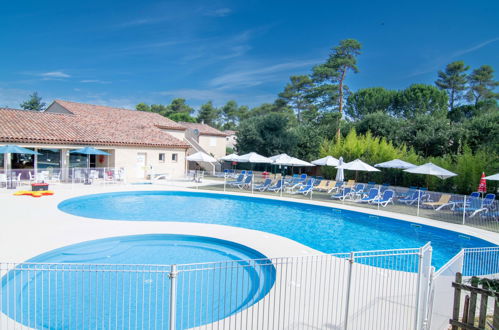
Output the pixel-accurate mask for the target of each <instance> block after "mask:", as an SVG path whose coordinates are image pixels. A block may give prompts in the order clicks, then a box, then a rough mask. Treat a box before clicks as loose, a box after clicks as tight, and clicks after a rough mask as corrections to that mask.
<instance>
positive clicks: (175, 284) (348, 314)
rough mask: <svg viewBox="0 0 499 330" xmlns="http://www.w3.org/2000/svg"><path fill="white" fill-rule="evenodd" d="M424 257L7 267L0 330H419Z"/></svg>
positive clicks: (389, 254) (391, 254)
mask: <svg viewBox="0 0 499 330" xmlns="http://www.w3.org/2000/svg"><path fill="white" fill-rule="evenodd" d="M424 258H430V259H431V249H430V247H429V245H428V246H425V247H424V248H421V249H407V250H390V251H369V252H355V253H340V254H331V255H318V256H306V257H283V258H274V259H261V260H248V261H230V262H215V263H204V264H190V265H168V266H160V265H91V264H39V263H21V264H6V263H4V264H0V275H1V276H2V285H1V287H0V295H1V304H0V311H1V314H0V327H1V328H2V329H11V328H16V327H17V328H22V327H30V328H37V329H41V328H43V329H45V328H48V329H76V328H78V329H79V328H83V329H86V328H92V329H95V328H109V329H110V328H113V329H118V328H127V329H131V328H134V329H139V328H140V329H187V328H198V327H199V328H207V329H283V328H327V327H333V328H338V329H340V328H341V329H366V328H370V329H388V328H393V329H395V328H396V329H414V328H416V324H420V323H421V322H422V320H423V318H424V314H423V313H422V312H421V311H424V310H425V308H424V307H423V306H424V305H425V301H426V297H427V294H425V293H424V292H425V289H424V288H427V287H428V283H426V282H425V281H426V279H425V277H424V276H423V273H425V272H428V271H429V268H428V266H427V265H424V264H423V263H422V261H421V260H423V259H424ZM383 267H389V268H388V269H387V268H383ZM417 328H419V325H418V326H417Z"/></svg>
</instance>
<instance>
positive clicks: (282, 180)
mask: <svg viewBox="0 0 499 330" xmlns="http://www.w3.org/2000/svg"><path fill="white" fill-rule="evenodd" d="M283 190H284V177H283V176H282V174H281V197H282V191H283Z"/></svg>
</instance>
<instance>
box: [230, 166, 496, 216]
mask: <svg viewBox="0 0 499 330" xmlns="http://www.w3.org/2000/svg"><path fill="white" fill-rule="evenodd" d="M253 178H254V176H253V174H252V173H250V174H240V175H239V176H238V177H237V179H236V180H232V181H227V185H229V186H232V187H237V188H240V189H250V188H251V185H252V181H253ZM253 189H254V190H256V191H260V192H264V191H269V192H276V193H279V192H281V191H284V190H285V191H286V192H287V193H291V194H303V195H308V194H311V193H312V192H313V191H318V192H325V193H327V194H331V196H330V197H331V199H333V200H339V201H345V200H350V201H353V202H357V203H366V204H372V205H380V206H382V207H386V206H387V205H388V204H390V203H391V204H394V203H395V202H396V203H399V204H403V205H407V206H415V205H419V207H421V208H429V209H433V210H435V211H441V210H445V209H449V210H450V211H452V212H453V213H455V214H463V213H465V214H466V215H467V216H469V217H474V216H476V215H480V216H482V217H492V218H496V219H499V210H496V209H495V204H494V201H495V195H494V194H487V195H486V196H485V197H484V198H481V196H480V193H478V192H474V193H472V194H471V195H470V196H468V197H467V198H466V202H464V201H453V200H452V198H453V197H452V195H451V194H445V193H443V194H441V195H440V196H439V199H438V200H437V201H432V200H431V198H432V196H431V195H430V194H429V192H428V191H427V190H426V189H425V188H419V189H418V188H416V187H410V188H409V189H408V190H407V191H405V192H398V193H396V192H395V191H394V190H393V189H389V187H388V186H386V185H376V184H375V183H373V182H370V183H368V184H364V183H356V182H355V180H349V181H347V182H337V181H334V180H316V179H314V178H310V177H307V175H306V174H303V175H301V176H295V177H292V178H290V179H287V180H282V179H281V180H274V181H273V180H272V179H270V178H266V179H265V180H264V181H263V182H261V183H259V184H255V185H254V186H253Z"/></svg>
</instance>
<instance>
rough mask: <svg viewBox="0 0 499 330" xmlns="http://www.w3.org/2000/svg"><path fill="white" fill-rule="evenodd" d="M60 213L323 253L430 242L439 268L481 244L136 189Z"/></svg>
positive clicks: (327, 214) (230, 200)
mask: <svg viewBox="0 0 499 330" xmlns="http://www.w3.org/2000/svg"><path fill="white" fill-rule="evenodd" d="M59 209H60V210H62V211H64V212H67V213H70V214H74V215H78V216H83V217H89V218H95V219H105V220H127V221H180V222H201V223H212V224H219V225H227V226H236V227H243V228H249V229H255V230H260V231H264V232H269V233H272V234H277V235H281V236H284V237H287V238H290V239H293V240H295V241H297V242H300V243H302V244H305V245H307V246H309V247H312V248H314V249H317V250H319V251H322V252H325V253H335V252H350V251H367V250H380V249H383V250H384V249H399V248H400V249H402V248H403V249H405V248H418V247H421V246H423V245H424V244H426V243H427V242H431V244H432V247H433V261H432V262H433V265H434V266H436V267H437V268H439V267H440V266H442V265H443V264H445V262H447V261H448V260H450V259H451V258H452V257H453V256H454V255H455V254H456V253H458V252H459V251H460V250H461V249H462V248H466V247H487V246H494V245H493V244H491V243H490V242H487V241H485V240H482V239H479V238H475V237H470V236H466V235H462V234H459V233H456V232H452V231H448V230H443V229H440V228H435V227H431V226H425V225H415V224H411V223H410V222H406V221H401V220H396V219H393V218H386V217H373V216H370V215H367V214H364V213H360V212H353V211H346V210H338V209H334V208H329V207H324V206H317V205H309V204H304V203H295V202H285V201H277V200H270V199H265V198H253V197H245V196H233V195H220V194H210V193H199V192H177V191H141V192H119V193H106V194H95V195H88V196H83V197H77V198H71V199H68V200H66V201H63V202H62V203H60V204H59Z"/></svg>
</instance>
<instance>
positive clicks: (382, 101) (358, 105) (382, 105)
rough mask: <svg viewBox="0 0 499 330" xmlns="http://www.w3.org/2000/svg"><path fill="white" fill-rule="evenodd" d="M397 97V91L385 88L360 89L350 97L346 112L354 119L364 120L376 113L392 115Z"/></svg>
mask: <svg viewBox="0 0 499 330" xmlns="http://www.w3.org/2000/svg"><path fill="white" fill-rule="evenodd" d="M396 95H397V92H396V91H393V90H388V89H385V88H383V87H371V88H364V89H359V90H358V91H356V92H353V93H351V94H350V95H348V99H347V104H346V106H345V112H346V114H347V115H348V116H349V117H351V118H352V119H362V118H364V117H365V116H366V115H368V114H372V113H376V112H383V113H386V114H391V113H392V112H393V104H394V101H395V97H396Z"/></svg>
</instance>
